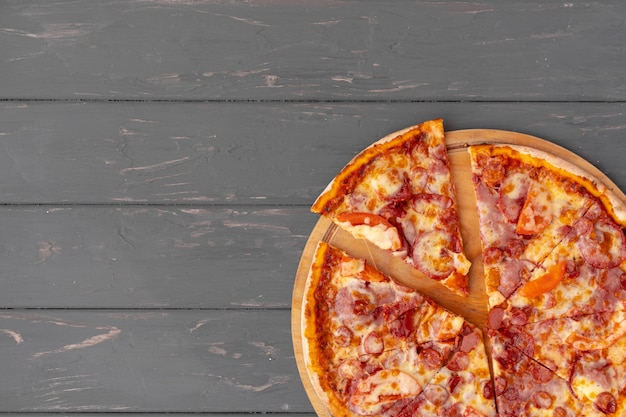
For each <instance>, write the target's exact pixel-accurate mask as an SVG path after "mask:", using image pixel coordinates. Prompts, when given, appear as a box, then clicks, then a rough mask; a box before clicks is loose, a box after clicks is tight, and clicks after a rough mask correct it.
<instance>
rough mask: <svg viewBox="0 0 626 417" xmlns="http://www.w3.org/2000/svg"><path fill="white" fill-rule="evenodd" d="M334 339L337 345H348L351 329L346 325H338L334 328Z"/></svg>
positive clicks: (350, 339)
mask: <svg viewBox="0 0 626 417" xmlns="http://www.w3.org/2000/svg"><path fill="white" fill-rule="evenodd" d="M334 340H335V343H337V344H338V345H339V346H350V342H351V341H352V331H351V330H350V329H349V328H347V327H346V326H340V327H338V328H337V330H335V334H334Z"/></svg>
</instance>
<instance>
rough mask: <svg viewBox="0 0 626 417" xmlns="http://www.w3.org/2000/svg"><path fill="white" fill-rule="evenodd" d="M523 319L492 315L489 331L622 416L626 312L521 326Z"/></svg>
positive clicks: (586, 397)
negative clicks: (505, 318)
mask: <svg viewBox="0 0 626 417" xmlns="http://www.w3.org/2000/svg"><path fill="white" fill-rule="evenodd" d="M494 312H497V310H494V311H493V312H492V314H493V313H494ZM497 315H498V316H499V315H500V314H497ZM519 319H520V318H519V317H517V318H513V319H512V320H510V321H508V322H507V320H502V321H500V322H498V319H497V318H496V317H494V316H491V317H490V325H493V326H494V329H495V330H494V329H492V330H490V331H492V332H493V333H497V334H498V336H499V337H500V339H501V340H503V341H505V342H506V343H507V344H509V345H511V346H514V347H516V348H517V349H518V350H520V351H521V352H522V353H524V354H525V355H526V356H528V357H530V358H532V359H534V360H535V361H537V362H538V363H541V364H542V365H543V366H545V367H546V368H548V369H550V370H551V371H552V372H554V373H555V374H556V375H558V376H559V377H560V378H562V379H563V380H565V381H569V382H570V384H571V388H572V391H573V392H574V394H575V395H576V397H577V398H578V399H580V400H581V401H583V402H585V403H589V404H591V405H593V406H594V407H595V408H597V409H598V410H600V411H602V412H604V413H605V414H613V415H621V413H617V414H615V413H616V411H617V410H625V407H626V392H625V391H624V388H625V386H626V380H624V370H625V368H624V366H626V362H625V359H626V351H625V350H624V347H625V346H626V311H623V310H622V311H616V312H612V313H598V314H592V315H586V316H579V317H568V318H560V319H548V320H543V321H540V322H535V323H526V324H517V322H518V321H519Z"/></svg>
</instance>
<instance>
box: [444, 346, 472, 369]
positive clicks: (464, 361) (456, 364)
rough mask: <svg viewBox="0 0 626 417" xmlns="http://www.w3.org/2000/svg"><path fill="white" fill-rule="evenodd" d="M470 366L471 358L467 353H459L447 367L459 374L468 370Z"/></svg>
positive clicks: (455, 354)
mask: <svg viewBox="0 0 626 417" xmlns="http://www.w3.org/2000/svg"><path fill="white" fill-rule="evenodd" d="M468 365H469V356H468V355H467V353H465V352H461V351H458V352H455V353H454V355H452V357H451V358H450V360H449V361H448V363H447V364H446V367H447V368H448V369H449V370H451V371H455V372H458V371H462V370H464V369H467V366H468Z"/></svg>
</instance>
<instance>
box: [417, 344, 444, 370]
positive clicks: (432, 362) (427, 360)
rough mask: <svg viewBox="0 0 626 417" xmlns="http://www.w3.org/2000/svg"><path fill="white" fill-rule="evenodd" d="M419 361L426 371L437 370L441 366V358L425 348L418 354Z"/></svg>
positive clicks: (430, 349)
mask: <svg viewBox="0 0 626 417" xmlns="http://www.w3.org/2000/svg"><path fill="white" fill-rule="evenodd" d="M419 358H420V360H421V361H422V362H423V363H424V366H426V368H428V369H439V368H441V366H442V365H443V356H442V355H441V353H439V352H438V351H436V350H435V349H432V348H426V349H424V350H422V351H421V352H420V353H419Z"/></svg>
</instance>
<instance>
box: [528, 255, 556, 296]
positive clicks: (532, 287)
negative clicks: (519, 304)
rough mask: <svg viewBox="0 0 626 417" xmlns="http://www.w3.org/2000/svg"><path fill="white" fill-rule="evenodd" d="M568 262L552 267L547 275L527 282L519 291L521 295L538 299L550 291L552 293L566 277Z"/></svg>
mask: <svg viewBox="0 0 626 417" xmlns="http://www.w3.org/2000/svg"><path fill="white" fill-rule="evenodd" d="M566 266H567V262H566V261H561V262H559V263H556V264H554V265H552V266H551V267H550V268H548V270H547V271H546V272H545V274H543V275H541V276H540V277H539V278H536V279H533V280H532V281H528V282H526V283H525V284H524V285H523V286H522V287H521V288H520V290H519V294H520V295H523V296H524V297H528V298H530V297H537V296H539V295H541V294H543V293H546V292H548V291H552V290H553V289H554V288H556V286H557V285H559V283H560V282H561V280H562V279H563V277H564V276H565V269H566Z"/></svg>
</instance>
